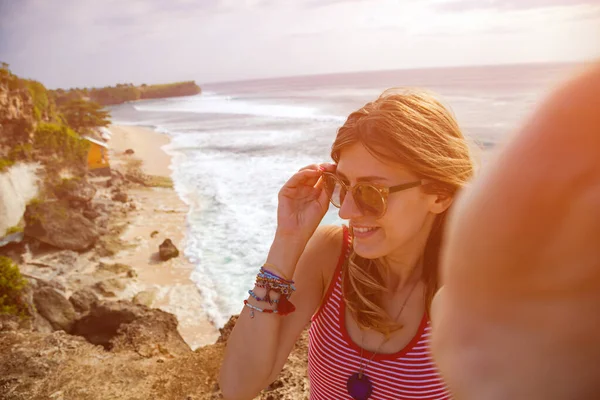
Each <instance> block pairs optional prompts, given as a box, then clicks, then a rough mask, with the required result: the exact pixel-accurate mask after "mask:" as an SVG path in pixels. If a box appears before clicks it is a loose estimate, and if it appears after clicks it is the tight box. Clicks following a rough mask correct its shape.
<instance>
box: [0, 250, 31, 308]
mask: <svg viewBox="0 0 600 400" xmlns="http://www.w3.org/2000/svg"><path fill="white" fill-rule="evenodd" d="M26 286H27V281H26V280H25V279H24V278H23V276H21V272H20V271H19V267H17V266H16V265H15V263H13V261H12V260H11V259H10V258H8V257H3V256H0V314H11V315H19V316H25V315H27V305H26V304H25V303H24V302H23V299H22V297H21V293H22V292H23V289H25V287H26Z"/></svg>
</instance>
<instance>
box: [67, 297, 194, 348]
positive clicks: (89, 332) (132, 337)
mask: <svg viewBox="0 0 600 400" xmlns="http://www.w3.org/2000/svg"><path fill="white" fill-rule="evenodd" d="M73 334H75V335H79V336H83V337H85V338H86V339H87V340H88V341H89V342H90V343H93V344H97V345H101V346H103V347H104V348H106V349H107V350H112V351H115V352H118V351H128V350H133V351H135V352H137V353H138V354H140V355H143V356H148V357H151V356H154V355H161V354H162V355H183V354H187V353H189V352H191V349H190V347H189V346H188V345H187V344H186V343H185V342H184V340H183V338H182V337H181V335H180V334H179V332H178V331H177V319H176V318H175V316H174V315H173V314H169V313H167V312H164V311H161V310H157V309H151V308H148V307H145V306H143V305H138V304H133V303H131V302H128V301H116V302H111V301H105V302H101V303H97V304H96V305H95V306H93V307H92V309H91V310H90V312H89V313H88V314H87V315H85V316H84V317H82V318H80V319H79V320H77V321H76V322H75V325H74V328H73Z"/></svg>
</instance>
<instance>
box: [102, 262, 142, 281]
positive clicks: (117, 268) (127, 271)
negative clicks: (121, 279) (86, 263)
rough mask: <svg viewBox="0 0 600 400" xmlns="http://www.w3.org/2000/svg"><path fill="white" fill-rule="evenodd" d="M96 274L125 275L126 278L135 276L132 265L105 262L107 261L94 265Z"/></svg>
mask: <svg viewBox="0 0 600 400" xmlns="http://www.w3.org/2000/svg"><path fill="white" fill-rule="evenodd" d="M96 273H97V274H100V275H101V274H103V273H109V274H113V275H126V276H127V277H128V278H135V277H136V276H137V274H136V272H135V270H134V269H133V267H131V266H129V265H127V264H121V263H115V264H107V263H103V262H101V263H99V264H98V266H97V267H96Z"/></svg>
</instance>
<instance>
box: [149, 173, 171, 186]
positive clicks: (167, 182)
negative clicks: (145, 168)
mask: <svg viewBox="0 0 600 400" xmlns="http://www.w3.org/2000/svg"><path fill="white" fill-rule="evenodd" d="M144 185H146V186H150V187H164V188H173V180H172V179H171V178H169V177H168V176H158V175H146V177H145V179H144Z"/></svg>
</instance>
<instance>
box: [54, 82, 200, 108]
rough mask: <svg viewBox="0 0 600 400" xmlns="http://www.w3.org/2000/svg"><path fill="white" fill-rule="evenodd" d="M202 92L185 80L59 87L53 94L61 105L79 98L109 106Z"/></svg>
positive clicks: (194, 84)
mask: <svg viewBox="0 0 600 400" xmlns="http://www.w3.org/2000/svg"><path fill="white" fill-rule="evenodd" d="M200 92H201V89H200V87H199V86H198V85H197V84H196V83H195V82H194V81H185V82H175V83H167V84H162V85H146V84H143V85H141V86H135V85H133V84H131V83H124V84H118V85H116V86H108V87H103V88H83V89H79V88H75V89H70V90H63V89H58V90H53V91H51V94H52V96H53V98H54V100H55V102H56V104H57V105H58V106H59V107H60V106H62V105H64V104H67V103H69V102H71V101H73V100H77V99H82V100H88V101H92V102H96V103H98V104H101V105H103V106H108V105H116V104H122V103H125V102H127V101H135V100H144V99H159V98H166V97H178V96H191V95H195V94H198V93H200Z"/></svg>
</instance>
